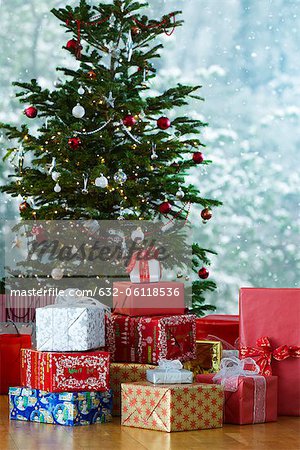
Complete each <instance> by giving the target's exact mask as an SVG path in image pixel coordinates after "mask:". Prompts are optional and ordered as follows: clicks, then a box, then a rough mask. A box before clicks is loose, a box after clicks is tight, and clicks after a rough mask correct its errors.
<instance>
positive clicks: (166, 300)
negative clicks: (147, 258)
mask: <svg viewBox="0 0 300 450" xmlns="http://www.w3.org/2000/svg"><path fill="white" fill-rule="evenodd" d="M113 293H114V296H113V306H114V312H115V313H117V314H126V315H128V316H156V315H175V314H184V313H185V305H184V284H183V283H178V282H173V281H168V282H167V281H160V282H159V283H144V284H143V285H141V284H138V283H131V282H126V281H120V282H115V283H114V284H113Z"/></svg>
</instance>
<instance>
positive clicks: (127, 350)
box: [105, 314, 139, 363]
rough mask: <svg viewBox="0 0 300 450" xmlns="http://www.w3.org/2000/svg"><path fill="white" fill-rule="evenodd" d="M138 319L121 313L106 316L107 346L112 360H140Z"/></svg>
mask: <svg viewBox="0 0 300 450" xmlns="http://www.w3.org/2000/svg"><path fill="white" fill-rule="evenodd" d="M138 321H139V318H137V317H129V316H122V315H120V314H112V315H111V316H110V317H108V316H106V337H105V340H106V348H107V350H108V351H109V352H110V355H111V360H112V361H118V362H135V363H136V362H138V355H137V350H138V342H139V338H138V329H137V325H138Z"/></svg>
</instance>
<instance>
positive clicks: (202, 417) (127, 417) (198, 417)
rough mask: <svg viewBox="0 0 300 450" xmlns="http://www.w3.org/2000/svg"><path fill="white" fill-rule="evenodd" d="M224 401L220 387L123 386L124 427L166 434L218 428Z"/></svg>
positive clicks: (146, 383) (146, 384) (142, 383)
mask: <svg viewBox="0 0 300 450" xmlns="http://www.w3.org/2000/svg"><path fill="white" fill-rule="evenodd" d="M223 402H224V392H223V387H222V386H220V385H211V384H196V383H193V384H189V385H182V384H169V385H154V384H152V383H149V382H136V383H123V384H122V417H121V424H122V425H125V426H129V427H137V428H148V429H151V430H158V431H167V432H172V431H187V430H200V429H208V428H219V427H222V423H223Z"/></svg>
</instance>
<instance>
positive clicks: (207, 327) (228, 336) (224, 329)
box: [196, 314, 239, 345]
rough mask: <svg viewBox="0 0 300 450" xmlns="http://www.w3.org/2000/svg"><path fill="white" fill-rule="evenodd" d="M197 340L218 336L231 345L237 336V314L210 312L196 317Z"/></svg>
mask: <svg viewBox="0 0 300 450" xmlns="http://www.w3.org/2000/svg"><path fill="white" fill-rule="evenodd" d="M196 323H197V340H203V339H207V336H209V337H210V339H212V336H214V337H218V338H219V339H220V340H222V341H226V342H228V343H229V344H231V345H234V344H235V341H236V340H237V339H238V337H239V316H234V315H227V314H210V315H208V316H205V317H201V318H199V319H197V321H196Z"/></svg>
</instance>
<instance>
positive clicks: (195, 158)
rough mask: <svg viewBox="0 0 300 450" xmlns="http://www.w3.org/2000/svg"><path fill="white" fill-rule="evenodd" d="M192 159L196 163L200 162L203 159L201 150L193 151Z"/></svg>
mask: <svg viewBox="0 0 300 450" xmlns="http://www.w3.org/2000/svg"><path fill="white" fill-rule="evenodd" d="M193 161H194V163H196V164H201V163H202V162H203V161H204V156H203V153H201V152H195V153H194V154H193Z"/></svg>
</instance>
